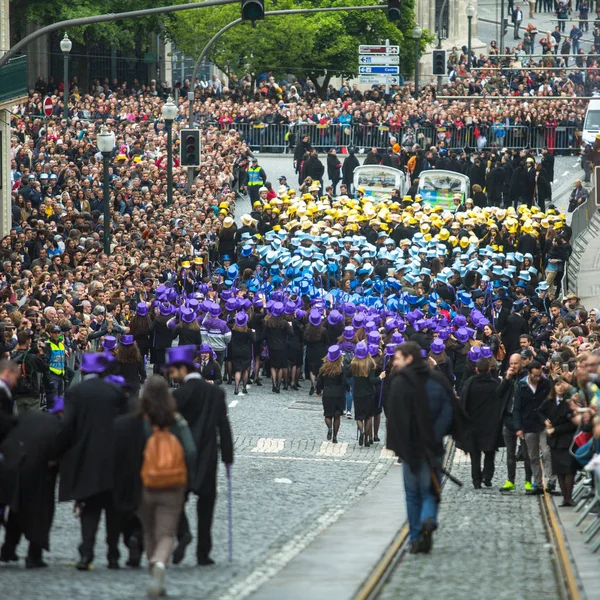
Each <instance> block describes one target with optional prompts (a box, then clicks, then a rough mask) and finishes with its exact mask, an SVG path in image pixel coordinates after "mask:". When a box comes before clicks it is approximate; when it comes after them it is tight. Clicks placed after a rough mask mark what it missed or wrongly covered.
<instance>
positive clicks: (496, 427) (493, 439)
mask: <svg viewBox="0 0 600 600" xmlns="http://www.w3.org/2000/svg"><path fill="white" fill-rule="evenodd" d="M475 369H476V374H475V375H474V376H473V377H471V378H469V379H467V381H465V383H464V385H463V388H462V390H461V394H460V401H461V405H462V407H463V409H464V411H465V412H466V413H467V415H469V417H470V418H471V424H472V428H473V432H472V433H473V435H472V448H471V449H470V452H469V454H470V456H471V478H472V480H473V487H474V488H475V489H481V483H482V481H483V484H484V485H485V486H486V487H492V479H493V477H494V469H495V465H494V459H495V456H496V450H497V448H498V437H499V434H500V421H501V416H502V407H501V405H500V401H499V399H498V397H497V395H496V391H497V389H498V385H499V383H500V382H499V381H498V379H497V378H496V377H494V376H493V375H492V373H491V372H490V361H489V359H487V358H480V359H479V360H478V361H477V362H476V363H475ZM482 453H483V455H484V457H485V458H484V464H483V472H482V470H481V454H482Z"/></svg>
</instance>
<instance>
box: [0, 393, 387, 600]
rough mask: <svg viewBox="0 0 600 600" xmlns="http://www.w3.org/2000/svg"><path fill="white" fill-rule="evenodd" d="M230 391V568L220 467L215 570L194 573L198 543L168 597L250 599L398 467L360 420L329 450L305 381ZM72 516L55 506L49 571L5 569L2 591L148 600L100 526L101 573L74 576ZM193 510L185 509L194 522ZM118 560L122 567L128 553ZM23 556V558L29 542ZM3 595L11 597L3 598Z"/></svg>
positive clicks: (177, 569) (34, 597) (64, 598)
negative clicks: (277, 389) (111, 562)
mask: <svg viewBox="0 0 600 600" xmlns="http://www.w3.org/2000/svg"><path fill="white" fill-rule="evenodd" d="M224 387H225V389H226V391H227V394H228V403H230V404H231V402H233V401H234V400H237V401H238V403H237V404H236V405H235V406H234V407H232V408H230V409H229V415H230V419H231V424H232V429H233V433H234V443H235V451H236V456H235V464H234V467H233V477H232V480H233V539H234V560H233V562H232V563H229V562H228V561H227V481H226V478H225V475H224V469H223V468H220V469H219V479H218V499H217V506H216V510H215V525H214V527H213V544H214V549H213V552H212V556H213V558H214V559H215V560H216V561H217V564H216V565H215V566H213V567H203V568H199V567H197V566H195V561H194V558H195V546H194V544H192V545H191V546H190V547H189V548H188V553H187V555H186V558H185V560H184V562H183V563H182V564H180V565H178V566H173V567H172V568H169V570H168V572H167V589H168V593H169V597H170V598H177V599H181V600H198V599H199V598H202V599H203V600H212V599H217V598H230V599H232V600H233V599H235V600H240V599H242V598H244V597H245V596H247V595H249V594H250V593H251V592H253V591H254V590H255V589H257V588H258V587H259V586H260V585H262V583H264V582H265V581H267V580H268V578H269V577H271V576H273V575H274V574H275V573H276V572H277V571H279V569H281V568H282V567H283V566H284V565H285V564H286V563H287V562H288V561H289V560H291V559H292V558H293V557H294V556H295V555H296V554H297V553H298V552H300V551H301V550H303V549H304V548H305V547H306V546H307V545H308V544H309V543H310V542H311V541H312V540H313V539H314V537H316V535H318V533H319V532H320V531H322V530H323V529H324V528H326V527H327V526H329V525H330V524H331V523H333V522H335V521H336V520H337V519H338V518H339V517H340V516H341V515H342V514H343V512H344V511H345V510H346V509H347V508H348V507H349V506H350V505H351V504H352V503H354V502H355V501H356V500H357V499H358V498H359V497H360V496H362V495H363V494H365V493H367V492H368V491H369V490H371V489H372V488H373V487H374V486H375V485H376V484H377V482H378V481H379V480H380V479H381V478H382V477H383V476H384V475H385V473H386V472H387V470H388V469H389V468H390V466H391V465H392V464H393V461H394V459H393V458H391V457H390V456H389V453H387V451H385V450H384V448H383V443H380V444H376V445H374V446H372V447H371V448H368V449H365V448H360V447H359V446H358V443H357V441H356V426H355V424H354V421H350V420H347V419H345V418H344V419H342V427H341V429H340V435H339V440H340V443H339V444H336V445H334V444H331V443H327V442H326V440H325V434H326V427H325V424H324V422H323V417H322V412H321V411H320V406H321V400H320V399H319V398H316V397H314V396H313V397H310V396H309V395H308V388H309V385H308V384H307V383H306V382H304V384H303V391H301V392H283V391H282V393H281V394H280V395H275V394H272V393H271V391H270V386H269V387H267V386H266V385H265V386H264V387H262V388H257V387H253V388H251V389H250V393H249V394H248V395H247V396H234V395H233V393H232V392H233V390H232V388H231V387H230V386H224ZM298 406H301V407H302V406H304V408H298ZM71 511H72V505H71V504H70V503H66V504H59V505H57V509H56V515H55V521H54V527H53V530H52V534H51V552H50V553H49V554H47V556H46V559H47V561H48V562H49V563H50V568H49V569H45V570H43V571H26V570H25V569H24V566H23V561H21V563H20V564H19V565H14V564H10V565H4V564H0V582H2V586H3V589H4V590H10V597H11V598H15V599H17V598H18V599H19V600H39V599H40V597H44V596H45V597H47V598H53V599H59V598H60V599H61V600H71V599H73V600H75V599H77V600H79V599H92V600H134V599H136V600H137V599H141V598H145V590H146V586H147V583H148V574H147V570H146V569H145V568H143V569H140V570H131V569H128V568H125V567H122V568H121V570H120V571H109V570H108V569H107V568H106V558H105V557H106V544H105V541H104V538H105V534H104V529H103V527H104V525H103V523H102V524H101V527H100V530H99V534H98V540H97V543H96V558H95V565H94V567H95V568H94V569H93V570H92V571H90V572H87V573H80V572H78V571H76V570H75V569H74V567H73V564H74V563H75V561H76V560H77V558H78V553H77V546H78V544H79V541H80V530H79V522H78V520H77V519H76V518H75V516H74V515H73V514H72V512H71ZM194 512H195V511H193V510H192V506H190V504H189V503H188V506H187V514H188V517H190V518H191V520H192V523H193V522H195V518H194ZM192 527H193V525H192ZM121 552H122V559H121V564H122V565H124V563H125V560H126V557H127V550H126V548H125V547H124V546H122V547H121ZM18 553H19V555H20V556H24V555H25V553H26V546H25V545H24V544H23V543H22V544H21V546H20V547H19V549H18ZM145 564H146V563H145V561H144V563H143V565H144V566H145ZM2 597H8V596H4V594H2V593H0V598H2Z"/></svg>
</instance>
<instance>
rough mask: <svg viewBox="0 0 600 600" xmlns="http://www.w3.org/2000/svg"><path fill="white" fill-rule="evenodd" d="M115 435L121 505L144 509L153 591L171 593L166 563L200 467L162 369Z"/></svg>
mask: <svg viewBox="0 0 600 600" xmlns="http://www.w3.org/2000/svg"><path fill="white" fill-rule="evenodd" d="M114 436H115V460H114V463H113V473H114V490H113V496H114V499H115V506H116V507H117V508H119V509H120V510H121V511H123V513H126V512H128V511H132V510H135V511H136V512H137V514H138V515H139V518H140V520H141V522H142V527H143V531H144V546H145V549H146V553H147V556H148V563H149V566H150V572H151V576H152V580H151V583H150V585H149V586H148V589H147V594H148V596H149V597H151V598H156V597H158V596H162V595H164V594H165V572H166V567H167V564H168V563H169V559H170V557H171V553H172V551H173V545H174V543H175V535H176V533H177V526H178V524H179V520H180V518H181V512H182V509H183V503H184V500H185V492H186V488H187V486H188V482H189V478H190V476H191V475H192V474H193V473H194V472H195V468H196V445H195V444H194V440H193V438H192V434H191V432H190V429H189V427H188V424H187V422H186V421H185V419H184V418H183V417H182V416H181V415H180V414H178V413H177V407H176V403H175V399H174V398H173V395H172V394H171V391H170V390H169V387H168V385H167V382H166V381H165V380H164V379H163V378H162V377H160V376H158V375H154V376H152V377H150V379H149V380H148V381H147V383H146V384H145V385H144V388H143V389H142V393H141V395H140V401H139V410H138V411H137V412H135V413H132V414H129V415H125V416H122V417H119V418H117V419H116V420H115V423H114Z"/></svg>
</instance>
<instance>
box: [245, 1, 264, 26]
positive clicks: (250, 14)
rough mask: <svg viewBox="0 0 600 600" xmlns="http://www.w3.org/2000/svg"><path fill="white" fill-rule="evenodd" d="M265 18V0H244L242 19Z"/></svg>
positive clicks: (255, 19)
mask: <svg viewBox="0 0 600 600" xmlns="http://www.w3.org/2000/svg"><path fill="white" fill-rule="evenodd" d="M264 18H265V0H242V21H252V22H254V21H262V20H263V19H264Z"/></svg>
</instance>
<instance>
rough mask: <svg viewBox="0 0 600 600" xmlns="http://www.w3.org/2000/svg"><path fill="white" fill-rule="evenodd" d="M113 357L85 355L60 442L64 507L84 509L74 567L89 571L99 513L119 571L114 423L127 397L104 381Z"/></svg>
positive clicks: (67, 403)
mask: <svg viewBox="0 0 600 600" xmlns="http://www.w3.org/2000/svg"><path fill="white" fill-rule="evenodd" d="M111 362H114V358H113V357H112V356H111V355H109V354H105V353H88V354H84V355H83V358H82V360H81V372H82V374H83V381H82V382H81V383H78V384H77V385H73V386H71V387H69V388H68V389H67V391H66V394H65V406H66V407H67V410H66V412H65V419H64V423H63V428H62V430H61V433H60V435H59V436H58V439H57V441H56V453H57V455H59V456H60V455H62V460H61V461H60V485H59V493H58V499H59V501H60V502H68V501H70V500H75V501H76V502H78V503H80V504H82V508H81V514H80V522H81V537H82V541H81V544H80V545H79V554H80V559H79V562H78V563H77V565H76V567H77V569H78V570H80V571H87V570H88V569H89V568H90V565H91V564H92V562H93V561H94V546H95V540H96V531H97V529H98V524H99V522H100V514H101V513H102V511H104V512H105V517H106V541H107V544H108V566H109V568H111V569H116V568H118V566H119V563H118V561H119V549H118V543H119V536H120V531H121V523H120V517H119V515H118V514H117V511H116V509H115V506H114V503H113V495H112V482H113V464H112V462H113V456H114V447H113V444H114V437H113V421H114V420H115V419H116V418H117V417H118V416H119V415H123V414H125V413H126V412H127V409H128V406H127V396H126V394H125V392H124V391H123V389H122V388H118V387H116V386H114V385H111V384H110V383H107V382H106V381H104V380H103V379H102V378H101V377H100V376H101V375H102V374H104V373H106V371H107V370H108V369H109V367H110V364H111Z"/></svg>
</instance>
